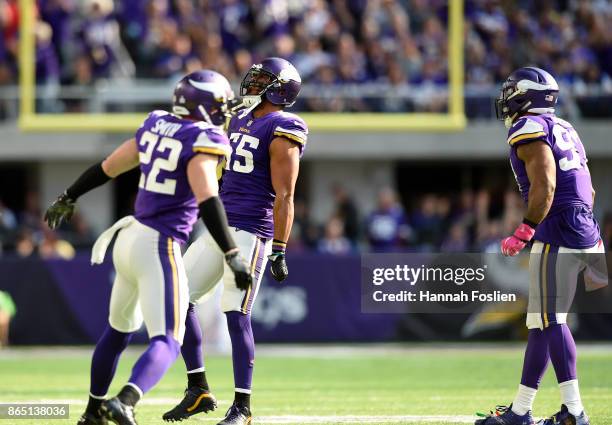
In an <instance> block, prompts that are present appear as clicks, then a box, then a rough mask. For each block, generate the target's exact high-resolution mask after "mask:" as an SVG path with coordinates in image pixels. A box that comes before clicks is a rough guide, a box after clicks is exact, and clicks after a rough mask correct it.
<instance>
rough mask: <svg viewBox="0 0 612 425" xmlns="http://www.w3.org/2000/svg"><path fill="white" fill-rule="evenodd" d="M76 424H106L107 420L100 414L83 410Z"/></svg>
mask: <svg viewBox="0 0 612 425" xmlns="http://www.w3.org/2000/svg"><path fill="white" fill-rule="evenodd" d="M77 425H108V421H107V420H106V418H105V417H103V416H102V415H99V414H97V415H96V414H94V413H90V412H85V413H83V414H82V415H81V417H80V418H79V421H78V422H77Z"/></svg>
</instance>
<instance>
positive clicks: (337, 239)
mask: <svg viewBox="0 0 612 425" xmlns="http://www.w3.org/2000/svg"><path fill="white" fill-rule="evenodd" d="M351 250H352V248H351V242H350V241H349V240H348V239H347V238H346V237H344V223H343V222H342V219H340V218H339V217H332V218H331V219H330V220H329V221H328V222H327V225H326V226H325V234H324V236H323V238H322V239H321V240H320V241H319V245H318V251H319V252H321V253H324V254H332V255H337V254H348V253H349V252H351Z"/></svg>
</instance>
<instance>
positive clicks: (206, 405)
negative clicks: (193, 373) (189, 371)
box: [162, 387, 217, 422]
mask: <svg viewBox="0 0 612 425" xmlns="http://www.w3.org/2000/svg"><path fill="white" fill-rule="evenodd" d="M216 408H217V399H216V398H215V396H214V395H212V393H211V392H210V391H208V390H205V389H202V388H200V387H191V388H187V389H186V390H185V397H183V399H182V400H181V402H180V403H179V404H177V405H176V406H174V407H173V408H172V409H171V410H169V411H167V412H166V413H164V416H162V418H163V419H164V421H169V422H174V421H182V420H183V419H187V418H188V417H190V416H193V415H195V414H196V413H200V412H204V413H208V412H212V411H213V410H215V409H216Z"/></svg>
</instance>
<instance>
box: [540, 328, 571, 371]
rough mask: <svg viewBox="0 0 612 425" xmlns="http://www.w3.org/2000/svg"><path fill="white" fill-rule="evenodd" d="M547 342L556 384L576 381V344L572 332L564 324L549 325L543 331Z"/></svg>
mask: <svg viewBox="0 0 612 425" xmlns="http://www.w3.org/2000/svg"><path fill="white" fill-rule="evenodd" d="M544 334H545V335H546V339H547V340H548V350H549V352H550V360H551V361H552V364H553V367H554V368H555V374H556V375H557V382H559V383H561V382H566V381H571V380H572V379H576V377H577V376H578V375H577V373H576V343H575V342H574V337H573V336H572V331H570V328H569V327H568V326H567V325H566V324H565V323H564V324H560V325H551V326H549V327H548V328H546V329H544Z"/></svg>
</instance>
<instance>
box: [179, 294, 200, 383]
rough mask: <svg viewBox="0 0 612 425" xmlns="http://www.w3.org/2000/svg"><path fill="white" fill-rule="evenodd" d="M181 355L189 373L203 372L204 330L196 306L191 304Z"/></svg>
mask: <svg viewBox="0 0 612 425" xmlns="http://www.w3.org/2000/svg"><path fill="white" fill-rule="evenodd" d="M181 355H182V356H183V360H184V361H185V366H186V367H187V372H189V371H193V370H201V369H203V368H204V358H203V357H202V328H201V327H200V322H199V320H198V317H197V315H196V312H195V310H194V305H193V304H191V303H189V309H188V310H187V320H186V321H185V338H184V339H183V346H182V347H181Z"/></svg>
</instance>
